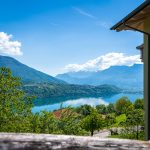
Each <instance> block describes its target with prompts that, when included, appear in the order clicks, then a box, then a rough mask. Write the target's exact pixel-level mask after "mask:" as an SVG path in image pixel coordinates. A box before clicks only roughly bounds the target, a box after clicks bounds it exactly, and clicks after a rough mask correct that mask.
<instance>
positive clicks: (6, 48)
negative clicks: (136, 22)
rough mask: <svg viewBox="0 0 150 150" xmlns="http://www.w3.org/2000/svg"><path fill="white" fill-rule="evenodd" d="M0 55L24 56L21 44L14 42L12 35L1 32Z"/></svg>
mask: <svg viewBox="0 0 150 150" xmlns="http://www.w3.org/2000/svg"><path fill="white" fill-rule="evenodd" d="M0 54H6V55H13V56H18V55H22V54H23V53H22V52H21V43H20V42H18V41H13V40H12V35H8V34H7V33H4V32H0Z"/></svg>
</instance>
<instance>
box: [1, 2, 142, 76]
mask: <svg viewBox="0 0 150 150" xmlns="http://www.w3.org/2000/svg"><path fill="white" fill-rule="evenodd" d="M143 1H144V0H136V1H131V0H28V1H27V0H0V4H1V6H2V7H1V9H0V32H4V33H6V34H7V35H10V34H11V35H13V37H12V38H13V40H16V41H19V42H20V43H21V45H20V48H21V52H22V53H23V55H21V56H15V55H13V56H12V57H14V58H16V59H18V60H19V61H21V62H22V63H25V64H27V65H29V66H31V67H33V68H35V69H38V70H41V71H44V72H46V73H48V74H51V75H55V74H57V73H60V72H62V68H64V67H65V66H68V65H69V64H84V63H86V62H89V61H90V60H95V59H96V58H98V57H100V56H101V55H107V54H108V53H112V52H114V53H124V54H125V55H128V56H130V55H132V56H133V55H138V54H139V52H138V51H137V50H136V48H135V47H136V46H137V45H139V44H141V43H142V40H143V39H142V38H143V36H142V34H140V33H137V32H130V31H127V32H119V33H116V32H115V31H110V30H109V28H110V27H111V26H112V25H114V24H115V23H116V22H118V21H120V19H122V18H123V17H125V16H126V15H127V14H128V13H129V12H131V11H132V10H133V9H135V8H136V7H137V6H138V5H140V4H141V3H142V2H143ZM3 51H4V50H3ZM1 53H2V52H1ZM2 54H3V53H2ZM10 56H11V55H10ZM77 67H78V66H77Z"/></svg>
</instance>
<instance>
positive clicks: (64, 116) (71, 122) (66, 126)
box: [57, 107, 87, 135]
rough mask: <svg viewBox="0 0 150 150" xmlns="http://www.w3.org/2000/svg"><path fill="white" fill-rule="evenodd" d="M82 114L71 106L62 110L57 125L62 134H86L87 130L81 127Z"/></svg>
mask: <svg viewBox="0 0 150 150" xmlns="http://www.w3.org/2000/svg"><path fill="white" fill-rule="evenodd" d="M80 118H81V117H80V115H79V114H77V113H76V112H75V111H74V109H72V108H71V107H68V108H65V109H63V110H62V113H61V116H60V118H59V120H58V124H57V127H58V129H59V130H60V133H61V134H67V135H85V134H87V132H86V131H85V130H83V129H82V128H81V125H80Z"/></svg>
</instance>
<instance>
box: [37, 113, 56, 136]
mask: <svg viewBox="0 0 150 150" xmlns="http://www.w3.org/2000/svg"><path fill="white" fill-rule="evenodd" d="M39 120H40V133H49V134H50V133H54V132H55V130H57V127H56V122H57V121H56V119H55V117H54V115H53V113H50V112H47V111H43V112H41V113H40V115H39Z"/></svg>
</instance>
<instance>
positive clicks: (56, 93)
mask: <svg viewBox="0 0 150 150" xmlns="http://www.w3.org/2000/svg"><path fill="white" fill-rule="evenodd" d="M2 66H3V67H9V68H10V69H11V70H12V73H13V75H14V76H18V77H21V79H22V81H23V83H24V84H23V85H22V87H21V89H23V90H24V91H25V92H26V93H27V94H29V95H35V96H36V97H37V98H42V100H40V102H39V103H40V104H42V105H43V104H44V103H46V101H43V99H44V98H56V97H59V98H62V97H65V98H66V99H67V97H68V98H81V97H106V96H112V95H115V94H118V93H120V92H121V91H122V90H121V89H120V88H117V87H116V86H113V85H100V86H92V85H75V84H68V83H66V82H65V81H62V80H60V79H57V78H54V77H52V76H50V75H47V74H45V73H42V72H40V71H37V70H35V69H33V68H30V67H28V66H26V65H24V64H22V63H20V62H19V61H17V60H15V59H14V58H11V57H7V56H0V67H2ZM81 76H82V77H85V76H84V74H83V75H80V77H81Z"/></svg>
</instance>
